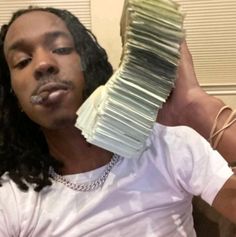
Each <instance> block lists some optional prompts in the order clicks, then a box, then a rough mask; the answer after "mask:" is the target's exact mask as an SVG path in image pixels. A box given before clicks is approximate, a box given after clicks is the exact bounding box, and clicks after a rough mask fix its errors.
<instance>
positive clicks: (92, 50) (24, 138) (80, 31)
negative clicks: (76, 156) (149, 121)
mask: <svg viewBox="0 0 236 237" xmlns="http://www.w3.org/2000/svg"><path fill="white" fill-rule="evenodd" d="M32 11H46V12H50V13H53V14H55V15H56V16H58V17H59V18H61V19H62V20H63V21H64V23H65V24H66V26H67V28H68V30H69V31H70V33H71V35H72V37H73V38H74V42H75V47H76V50H77V52H78V54H79V55H80V58H81V64H82V69H83V71H84V78H85V89H84V98H87V97H88V96H89V95H90V94H91V93H92V92H93V91H94V90H95V89H96V88H97V87H98V86H100V85H102V84H105V83H106V81H107V80H108V79H109V77H110V76H111V75H112V72H113V71H112V67H111V65H110V63H109V62H108V59H107V54H106V52H105V50H104V49H103V48H101V46H100V45H99V44H98V42H97V40H96V38H95V36H94V35H93V34H92V33H91V32H90V31H89V30H88V29H86V28H85V27H84V26H83V25H82V24H81V23H80V21H79V20H78V19H77V18H76V17H75V16H74V15H72V14H71V13H70V12H68V11H67V10H60V9H55V8H39V7H29V8H28V9H23V10H19V11H17V12H15V13H14V14H13V16H12V18H11V20H10V22H9V24H6V25H3V26H2V28H1V32H0V177H2V176H3V174H5V173H7V174H8V175H9V177H10V178H11V179H12V180H13V181H14V182H15V183H16V184H17V185H18V186H19V188H20V189H21V190H27V189H28V187H29V185H33V186H34V189H35V190H36V191H40V190H41V189H42V188H43V187H45V186H47V185H50V184H51V181H50V179H49V172H48V171H49V167H50V166H54V167H55V166H58V165H61V164H59V162H57V161H56V160H55V159H54V158H53V157H51V156H50V154H49V150H48V146H47V143H46V140H45V138H44V135H43V133H42V132H41V130H40V127H39V126H38V125H37V124H36V123H34V122H33V121H31V120H30V119H29V118H28V117H27V116H26V114H25V113H23V112H21V111H20V108H19V106H18V101H17V98H16V97H15V95H14V93H12V90H11V80H10V72H9V68H8V65H7V62H6V59H5V56H4V51H3V47H4V40H5V36H6V34H7V31H8V29H9V27H10V26H11V24H12V23H13V22H14V21H15V20H16V19H17V18H18V17H19V16H21V15H23V14H26V13H28V12H32ZM2 182H3V180H2V179H0V185H1V183H2Z"/></svg>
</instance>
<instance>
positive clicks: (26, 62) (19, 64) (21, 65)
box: [14, 58, 31, 69]
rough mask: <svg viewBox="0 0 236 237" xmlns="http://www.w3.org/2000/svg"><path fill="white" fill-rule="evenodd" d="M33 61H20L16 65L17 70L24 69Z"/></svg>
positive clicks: (27, 59) (26, 59) (29, 59)
mask: <svg viewBox="0 0 236 237" xmlns="http://www.w3.org/2000/svg"><path fill="white" fill-rule="evenodd" d="M30 61H31V58H25V59H22V60H20V61H19V62H18V63H16V64H15V66H14V67H15V68H19V69H23V68H24V67H26V66H27V65H28V64H29V63H30Z"/></svg>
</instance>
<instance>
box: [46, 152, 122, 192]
mask: <svg viewBox="0 0 236 237" xmlns="http://www.w3.org/2000/svg"><path fill="white" fill-rule="evenodd" d="M120 159H121V158H120V156H119V155H117V154H114V155H113V157H112V159H111V161H110V162H109V163H108V164H107V166H106V168H105V170H104V171H103V173H102V175H101V176H100V177H99V178H98V179H96V180H94V181H92V182H87V183H82V184H77V183H73V182H71V181H70V180H68V179H66V178H64V177H63V176H62V175H59V174H57V173H56V172H55V171H54V169H53V168H52V167H50V169H49V175H50V176H51V177H52V178H53V179H54V180H55V181H56V182H59V183H62V184H64V185H65V186H66V187H68V188H70V189H73V190H75V191H80V192H90V191H94V190H96V189H98V188H100V187H102V186H103V184H104V183H105V181H106V179H107V176H108V174H109V173H110V171H111V170H112V168H113V167H114V165H115V164H116V163H117V162H118V161H119V160H120Z"/></svg>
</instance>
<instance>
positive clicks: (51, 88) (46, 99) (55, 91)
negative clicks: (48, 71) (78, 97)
mask: <svg viewBox="0 0 236 237" xmlns="http://www.w3.org/2000/svg"><path fill="white" fill-rule="evenodd" d="M71 88H72V85H71V84H70V83H69V82H47V83H44V84H43V85H41V86H39V87H38V88H37V89H36V91H35V92H34V93H33V94H32V95H31V98H30V101H31V103H32V104H34V105H50V104H55V103H57V102H59V101H60V100H61V98H62V97H63V96H64V95H65V94H66V93H67V92H68V91H69V90H70V89H71Z"/></svg>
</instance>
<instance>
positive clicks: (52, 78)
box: [31, 76, 75, 96]
mask: <svg viewBox="0 0 236 237" xmlns="http://www.w3.org/2000/svg"><path fill="white" fill-rule="evenodd" d="M50 82H55V83H60V84H63V85H65V86H66V87H68V89H73V88H74V87H75V86H74V83H73V82H72V81H70V80H63V79H61V78H59V77H56V76H50V77H49V76H47V77H45V78H41V79H40V81H39V82H38V84H37V86H36V87H35V88H34V90H33V91H32V94H31V96H34V95H37V94H38V91H39V90H40V88H41V87H42V86H44V85H46V84H48V83H50Z"/></svg>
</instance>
